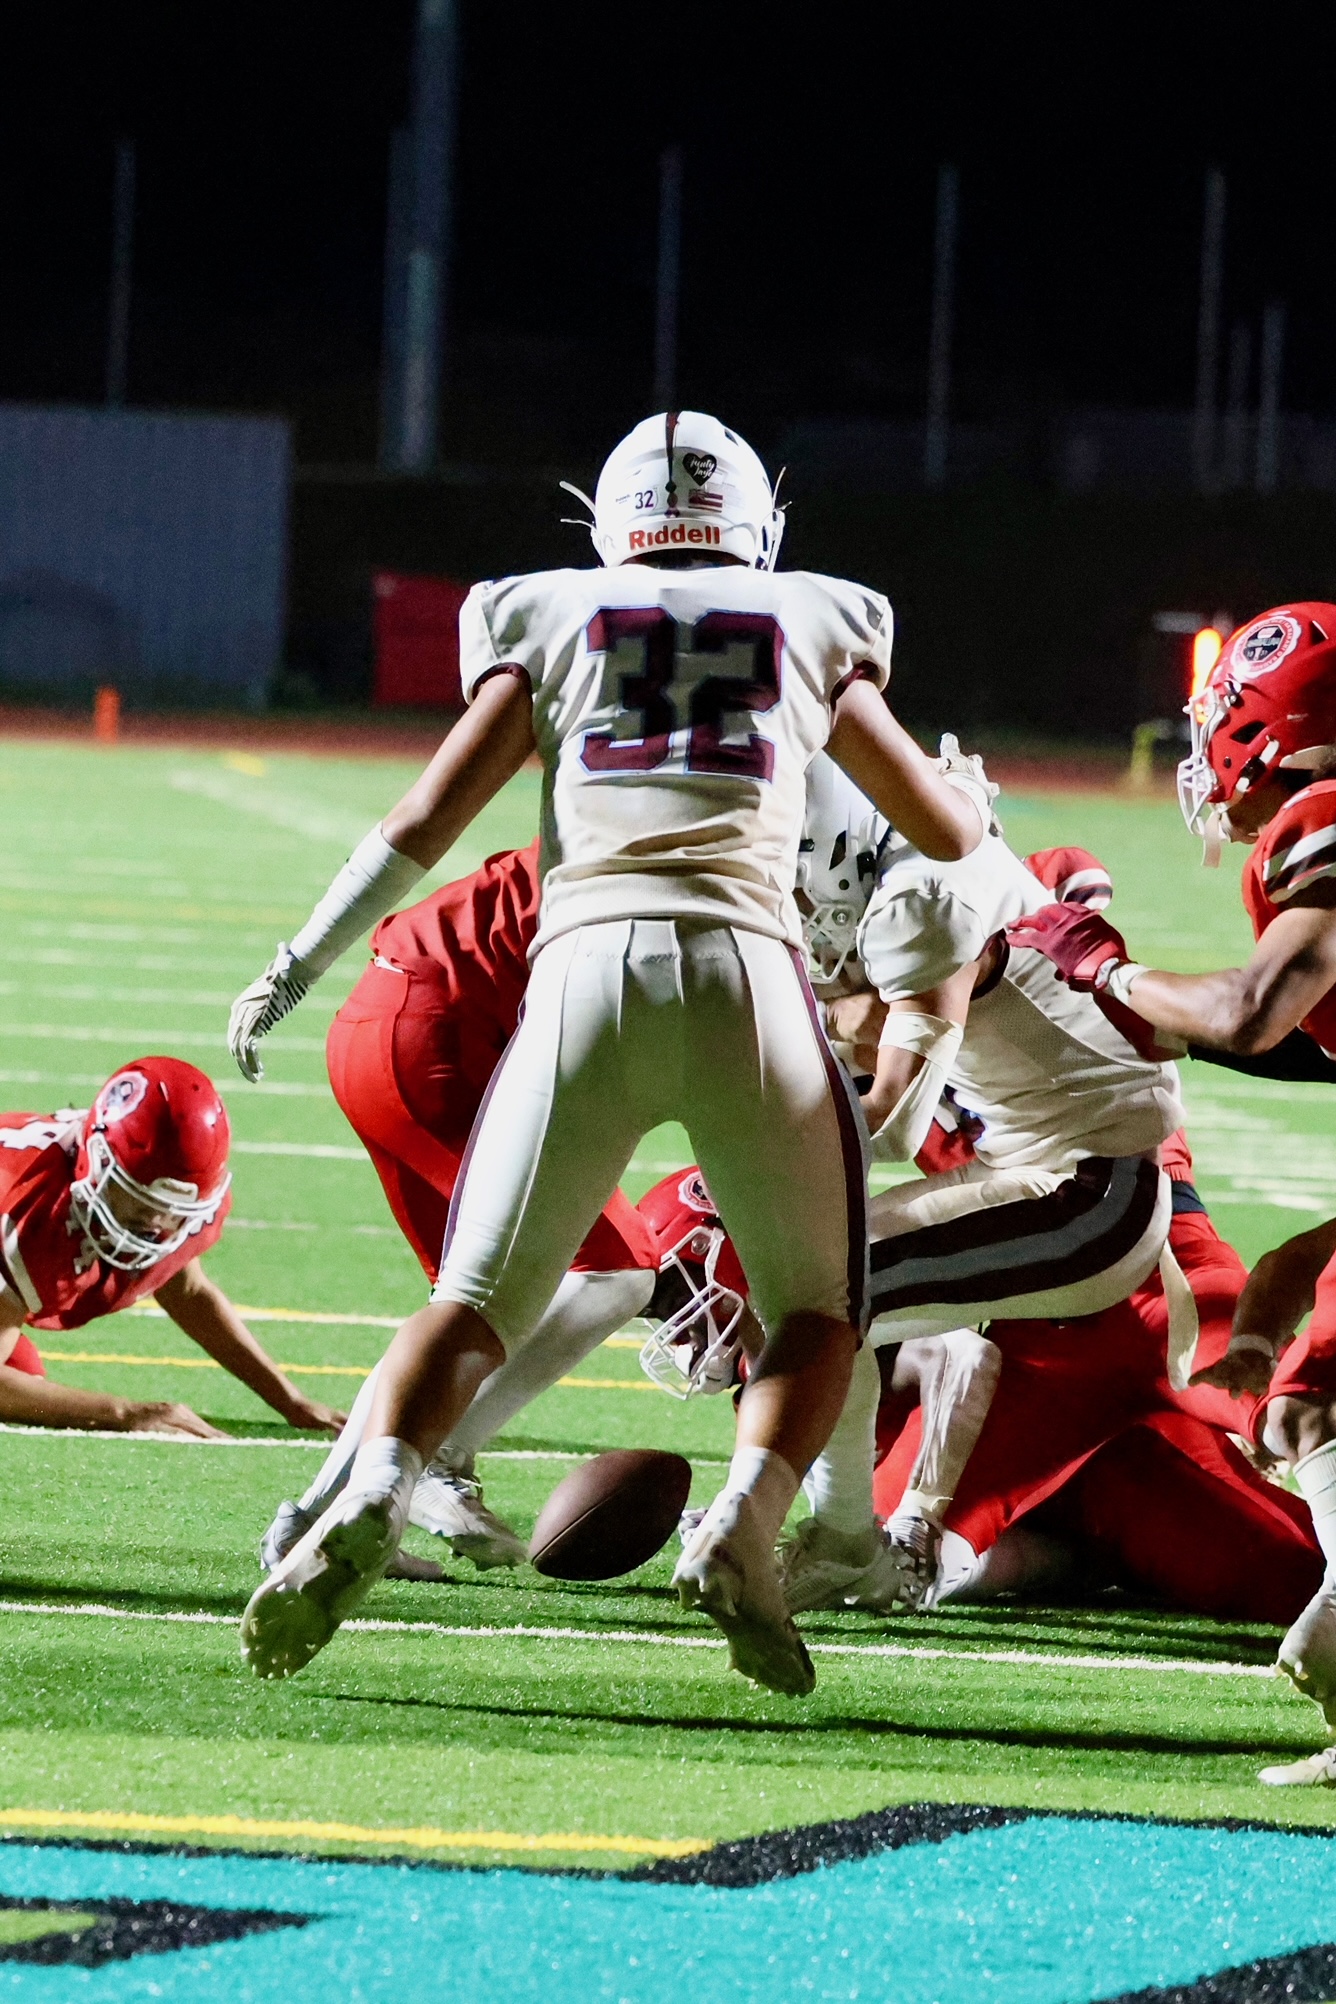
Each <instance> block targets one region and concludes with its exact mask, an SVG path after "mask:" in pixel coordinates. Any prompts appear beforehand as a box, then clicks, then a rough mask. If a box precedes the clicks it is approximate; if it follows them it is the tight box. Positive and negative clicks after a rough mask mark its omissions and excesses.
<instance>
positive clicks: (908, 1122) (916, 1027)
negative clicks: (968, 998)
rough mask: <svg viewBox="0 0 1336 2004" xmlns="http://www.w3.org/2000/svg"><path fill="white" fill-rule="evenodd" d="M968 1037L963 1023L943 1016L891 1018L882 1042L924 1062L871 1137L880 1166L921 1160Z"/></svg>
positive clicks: (894, 1013)
mask: <svg viewBox="0 0 1336 2004" xmlns="http://www.w3.org/2000/svg"><path fill="white" fill-rule="evenodd" d="M964 1034H965V1033H964V1030H963V1029H962V1027H961V1025H960V1024H959V1023H949V1022H948V1021H947V1020H946V1018H945V1017H944V1016H929V1015H926V1014H922V1013H920V1012H919V1011H918V1010H916V1009H905V1010H896V1009H893V1010H891V1012H890V1013H889V1014H888V1016H887V1018H886V1022H885V1024H884V1026H883V1028H882V1033H881V1037H880V1040H879V1041H880V1043H881V1044H882V1045H883V1046H885V1045H890V1046H892V1047H893V1048H894V1049H895V1050H898V1051H912V1052H914V1054H915V1055H916V1056H918V1057H921V1058H922V1060H923V1063H922V1065H920V1067H919V1069H918V1071H917V1072H916V1073H915V1074H914V1077H913V1078H912V1079H911V1080H910V1082H909V1084H908V1085H907V1086H906V1087H905V1090H904V1091H903V1092H902V1093H901V1095H900V1097H899V1099H898V1100H897V1101H896V1102H895V1105H894V1106H893V1107H892V1108H891V1110H890V1112H889V1113H888V1114H887V1116H886V1118H885V1120H883V1122H882V1123H881V1126H880V1127H879V1128H878V1129H877V1131H876V1133H875V1134H874V1135H873V1136H872V1153H873V1155H874V1156H875V1157H876V1159H877V1161H879V1162H908V1161H910V1160H911V1159H912V1158H913V1157H914V1156H915V1155H917V1153H918V1151H919V1149H920V1148H921V1147H922V1146H923V1143H924V1141H925V1139H926V1138H927V1133H928V1129H929V1128H930V1127H931V1126H932V1117H933V1114H934V1113H935V1112H936V1110H937V1102H938V1100H939V1099H940V1098H941V1096H942V1089H943V1087H944V1086H945V1085H946V1082H947V1076H948V1074H949V1072H950V1070H951V1066H952V1063H953V1062H954V1059H955V1055H956V1052H957V1051H958V1050H959V1049H960V1040H961V1038H962V1037H963V1036H964Z"/></svg>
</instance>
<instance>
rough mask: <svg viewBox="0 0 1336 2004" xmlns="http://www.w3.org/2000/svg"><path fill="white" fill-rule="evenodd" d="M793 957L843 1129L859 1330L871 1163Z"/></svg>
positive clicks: (849, 1090)
mask: <svg viewBox="0 0 1336 2004" xmlns="http://www.w3.org/2000/svg"><path fill="white" fill-rule="evenodd" d="M789 958H790V959H791V960H792V962H793V971H794V973H795V974H796V975H797V977H798V985H799V987H800V988H801V989H802V992H803V1000H804V1001H805V1002H806V1004H807V1014H808V1017H809V1018H810V1020H811V1024H812V1035H813V1036H814V1037H815V1039H816V1045H817V1049H818V1050H819V1051H820V1053H821V1062H822V1063H823V1065H824V1066H825V1068H826V1084H827V1086H828V1087H829V1089H830V1096H831V1099H832V1100H833V1101H834V1103H835V1119H836V1122H837V1124H838V1126H839V1130H840V1158H841V1161H842V1162H843V1164H844V1189H845V1204H846V1209H847V1212H848V1219H849V1320H850V1321H851V1322H852V1323H853V1325H854V1327H855V1328H856V1329H861V1328H862V1327H863V1322H864V1316H865V1312H866V1309H867V1291H868V1290H867V1164H866V1161H865V1159H864V1155H863V1137H862V1133H861V1130H860V1122H859V1115H858V1114H857V1113H856V1112H855V1110H854V1105H853V1090H854V1089H853V1085H852V1082H851V1081H850V1079H849V1078H848V1076H847V1074H846V1072H845V1070H844V1067H843V1065H841V1063H840V1061H839V1059H838V1058H837V1057H836V1055H835V1053H834V1051H832V1050H831V1048H830V1039H829V1038H828V1037H827V1035H826V1032H825V1026H824V1025H823V1023H822V1021H821V1011H820V1009H819V1008H818V1007H817V1000H816V997H815V995H813V993H812V985H811V983H810V982H809V981H808V979H807V970H806V968H805V967H804V965H803V958H802V955H801V954H800V953H799V952H798V950H797V948H796V947H792V946H791V947H790V948H789Z"/></svg>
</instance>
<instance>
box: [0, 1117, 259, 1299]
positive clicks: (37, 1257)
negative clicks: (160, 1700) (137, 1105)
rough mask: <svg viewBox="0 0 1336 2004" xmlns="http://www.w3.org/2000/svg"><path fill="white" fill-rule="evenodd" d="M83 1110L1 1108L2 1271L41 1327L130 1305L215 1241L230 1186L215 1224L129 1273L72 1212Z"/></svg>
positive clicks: (228, 1204)
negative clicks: (101, 1251) (107, 1256)
mask: <svg viewBox="0 0 1336 2004" xmlns="http://www.w3.org/2000/svg"><path fill="white" fill-rule="evenodd" d="M83 1122H84V1116H83V1114H82V1113H72V1112H67V1113H61V1114H42V1113H0V1274H3V1276H4V1279H5V1281H6V1282H7V1284H8V1286H9V1287H10V1288H11V1289H12V1291H13V1292H14V1293H15V1294H17V1295H18V1296H19V1297H20V1299H21V1300H22V1302H23V1304H24V1306H25V1308H26V1309H27V1311H28V1312H27V1315H26V1316H25V1318H24V1319H25V1320H26V1321H27V1322H29V1323H31V1325H32V1327H33V1328H34V1329H81V1328H82V1327H83V1325H84V1324H85V1323H86V1322H95V1321H96V1320H97V1318H98V1317H99V1316H100V1315H110V1314H112V1312H113V1311H114V1310H115V1309H117V1308H128V1307H129V1305H130V1303H131V1302H132V1301H139V1300H141V1299H142V1297H143V1296H144V1295H146V1294H156V1292H157V1290H158V1289H159V1288H160V1287H163V1286H165V1285H166V1283H167V1282H168V1281H169V1280H170V1279H171V1278H172V1275H173V1274H176V1273H179V1272H180V1271H181V1268H182V1267H183V1266H186V1265H188V1264H189V1262H190V1261H191V1260H192V1259H194V1258H195V1257H196V1255H197V1254H199V1253H202V1252H207V1251H208V1249H209V1247H210V1246H212V1245H215V1244H216V1243H217V1241H218V1238H219V1236H220V1234H221V1232H222V1229H223V1222H224V1220H225V1219H226V1217H227V1214H228V1211H229V1210H230V1209H231V1207H232V1198H231V1194H230V1193H229V1194H228V1195H227V1196H226V1197H224V1198H223V1201H222V1203H221V1204H220V1205H219V1206H218V1209H217V1211H216V1212H215V1213H214V1216H213V1217H212V1219H211V1220H210V1221H209V1223H208V1224H202V1225H201V1226H200V1228H199V1230H198V1231H195V1232H192V1233H191V1235H190V1237H189V1238H188V1239H187V1240H186V1242H185V1244H184V1245H181V1246H178V1247H177V1248H176V1251H175V1252H173V1253H169V1254H168V1255H167V1257H166V1259H162V1260H159V1261H158V1263H157V1264H156V1266H150V1267H145V1268H143V1269H142V1270H141V1271H140V1272H138V1273H127V1272H125V1271H123V1270H122V1269H121V1268H120V1267H115V1266H108V1265H107V1264H106V1263H105V1262H104V1261H103V1260H101V1259H99V1257H98V1252H97V1248H96V1246H94V1245H93V1244H92V1242H91V1241H90V1240H89V1238H88V1237H87V1235H86V1234H85V1233H84V1232H82V1231H81V1230H80V1228H79V1226H78V1225H77V1224H76V1222H75V1220H74V1219H73V1218H72V1217H71V1215H70V1185H71V1183H72V1182H73V1181H74V1170H75V1162H76V1159H77V1157H78V1153H79V1137H80V1134H81V1132H82V1128H83Z"/></svg>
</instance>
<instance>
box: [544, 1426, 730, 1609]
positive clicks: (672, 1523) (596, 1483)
mask: <svg viewBox="0 0 1336 2004" xmlns="http://www.w3.org/2000/svg"><path fill="white" fill-rule="evenodd" d="M690 1490H691V1463H690V1462H689V1461H686V1460H684V1459H683V1457H682V1456H681V1455H680V1454H666V1453H664V1452H663V1451H662V1450H661V1449H659V1448H654V1447H622V1448H618V1449H616V1451H615V1452H614V1453H612V1454H596V1455H595V1456H594V1459H593V1460H592V1461H586V1462H583V1463H582V1464H581V1466H580V1467H579V1468H576V1469H574V1470H572V1472H571V1473H570V1474H569V1475H568V1476H567V1477H566V1479H565V1481H564V1482H559V1483H558V1484H557V1486H556V1488H555V1489H554V1490H553V1491H552V1494H551V1495H550V1496H549V1497H548V1499H547V1501H546V1503H544V1505H543V1507H542V1510H541V1511H540V1512H539V1515H538V1522H537V1523H536V1524H535V1525H534V1530H533V1537H532V1538H531V1539H530V1541H529V1560H530V1563H531V1564H532V1566H533V1567H534V1569H535V1570H536V1571H537V1572H540V1573H546V1574H547V1575H548V1577H549V1578H550V1579H557V1580H611V1579H616V1578H617V1576H618V1575H619V1574H620V1573H631V1572H634V1571H635V1569H636V1567H637V1566H643V1565H644V1563H645V1561H646V1559H652V1558H653V1557H654V1554H655V1553H656V1552H659V1551H662V1550H663V1547H664V1546H665V1545H666V1544H667V1542H668V1540H669V1538H670V1537H671V1536H672V1534H673V1532H674V1530H675V1529H676V1528H677V1520H678V1518H679V1517H680V1516H681V1515H682V1512H683V1510H685V1508H686V1504H687V1496H688V1494H689V1493H690Z"/></svg>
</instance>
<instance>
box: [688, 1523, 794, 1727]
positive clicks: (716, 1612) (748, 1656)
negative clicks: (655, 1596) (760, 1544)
mask: <svg viewBox="0 0 1336 2004" xmlns="http://www.w3.org/2000/svg"><path fill="white" fill-rule="evenodd" d="M767 1556H768V1555H767ZM673 1584H674V1586H675V1587H676V1588H677V1594H678V1599H679V1600H680V1602H681V1604H682V1606H683V1607H684V1608H687V1609H689V1610H694V1611H696V1612H698V1613H700V1614H705V1615H708V1616H709V1618H710V1620H711V1621H712V1622H713V1623H714V1625H715V1627H716V1628H718V1629H719V1630H720V1632H721V1633H722V1634H723V1636H724V1638H725V1640H726V1641H727V1643H728V1660H729V1663H730V1664H731V1666H732V1667H733V1669H734V1670H736V1671H737V1672H738V1673H739V1675H740V1676H743V1677H747V1678H749V1679H750V1680H751V1682H752V1683H753V1684H763V1685H764V1686H765V1688H766V1690H768V1691H778V1692H780V1693H781V1694H782V1696H784V1697H786V1698H805V1697H806V1696H807V1694H808V1693H809V1692H810V1691H811V1690H812V1689H813V1688H814V1687H815V1684H816V1671H815V1670H814V1669H813V1667H812V1659H811V1657H810V1656H809V1655H808V1653H807V1649H806V1646H805V1645H804V1643H803V1639H802V1637H801V1636H800V1635H799V1633H798V1631H797V1629H796V1628H795V1627H794V1625H793V1623H792V1621H791V1620H790V1619H789V1616H788V1613H787V1611H786V1610H785V1608H784V1605H783V1601H782V1599H781V1598H780V1596H779V1582H778V1580H776V1581H775V1582H774V1591H775V1597H776V1600H777V1602H778V1606H777V1607H776V1608H774V1609H770V1608H766V1607H764V1606H762V1605H759V1604H758V1603H757V1601H756V1600H755V1599H754V1598H753V1599H751V1600H750V1601H749V1598H748V1595H747V1578H746V1573H745V1571H744V1568H743V1566H742V1565H741V1564H740V1563H739V1561H738V1560H737V1558H735V1557H734V1555H733V1554H732V1553H731V1552H730V1551H729V1549H728V1544H727V1541H726V1540H724V1539H722V1538H721V1539H719V1540H718V1541H717V1542H716V1543H715V1545H714V1549H713V1551H712V1552H710V1553H709V1555H708V1557H707V1556H706V1555H705V1554H703V1553H701V1554H693V1553H692V1552H690V1551H688V1552H684V1553H683V1555H682V1558H681V1559H680V1560H679V1562H678V1566H677V1570H676V1572H675V1573H674V1575H673Z"/></svg>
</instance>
